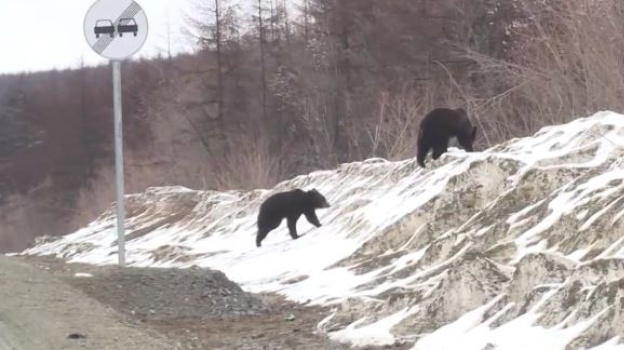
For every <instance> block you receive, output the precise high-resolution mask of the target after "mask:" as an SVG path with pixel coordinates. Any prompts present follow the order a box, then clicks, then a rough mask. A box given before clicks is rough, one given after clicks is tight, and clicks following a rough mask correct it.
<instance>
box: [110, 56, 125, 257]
mask: <svg viewBox="0 0 624 350" xmlns="http://www.w3.org/2000/svg"><path fill="white" fill-rule="evenodd" d="M113 103H114V105H115V177H116V183H117V249H118V254H119V266H120V267H124V266H126V247H125V244H126V234H125V227H124V221H125V219H126V208H125V200H124V176H123V129H122V124H121V120H122V118H121V117H122V115H121V62H120V61H119V60H113Z"/></svg>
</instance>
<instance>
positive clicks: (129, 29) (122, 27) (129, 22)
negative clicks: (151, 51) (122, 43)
mask: <svg viewBox="0 0 624 350" xmlns="http://www.w3.org/2000/svg"><path fill="white" fill-rule="evenodd" d="M138 31H139V26H138V25H137V23H136V21H135V20H134V18H122V19H120V20H119V24H118V25H117V32H118V33H119V36H120V37H121V36H123V33H134V36H137V32H138Z"/></svg>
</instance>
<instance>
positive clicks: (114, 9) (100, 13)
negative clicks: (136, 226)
mask: <svg viewBox="0 0 624 350" xmlns="http://www.w3.org/2000/svg"><path fill="white" fill-rule="evenodd" d="M83 30H84V35H85V40H86V41H87V44H88V45H89V46H90V47H91V48H92V49H93V51H94V52H95V53H97V54H98V55H100V56H102V57H104V58H107V59H109V60H111V62H112V66H113V103H114V111H115V122H114V124H115V181H116V185H117V193H116V195H117V252H118V256H119V266H120V267H124V266H125V265H126V234H125V227H124V223H125V221H126V208H125V204H126V203H125V198H124V170H123V132H122V124H121V120H122V115H121V112H122V111H121V109H122V108H121V62H122V61H123V60H124V59H126V58H129V57H131V56H132V55H134V54H135V53H137V52H138V51H139V50H140V49H141V47H142V46H143V44H145V40H147V32H148V23H147V16H146V15H145V11H143V8H142V7H141V6H140V5H139V4H138V3H137V2H136V1H135V0H96V1H95V2H94V3H93V5H91V7H90V8H89V10H88V11H87V13H86V14H85V18H84V24H83Z"/></svg>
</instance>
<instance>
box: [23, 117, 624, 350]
mask: <svg viewBox="0 0 624 350" xmlns="http://www.w3.org/2000/svg"><path fill="white" fill-rule="evenodd" d="M623 156H624V116H622V115H620V114H616V113H612V112H600V113H597V114H595V115H594V116H591V117H589V118H583V119H578V120H575V121H573V122H571V123H568V124H564V125H557V126H551V127H547V128H544V129H542V130H540V131H539V132H538V133H536V134H535V135H534V136H532V137H527V138H521V139H513V140H510V141H508V142H507V143H504V144H501V145H498V146H496V147H493V148H490V149H488V150H485V151H483V152H474V153H465V152H463V151H461V150H457V149H450V150H449V152H448V153H446V154H444V155H443V156H442V157H441V158H440V159H439V160H437V161H433V162H430V163H429V164H430V165H429V166H430V168H429V169H421V168H419V167H418V166H417V165H416V163H415V161H414V160H406V161H401V162H387V161H385V160H381V159H373V160H368V161H365V162H360V163H351V164H344V165H342V166H341V167H339V168H338V169H336V170H331V171H318V172H314V173H311V174H309V175H306V176H299V177H296V178H294V179H292V180H289V181H285V182H283V183H281V184H279V185H278V186H276V187H275V188H274V189H272V190H256V191H251V192H239V191H231V192H227V193H221V192H210V191H209V192H202V191H193V190H189V189H185V188H180V187H171V188H152V189H149V190H148V191H147V192H145V193H142V194H135V195H131V196H128V197H127V204H126V205H127V208H128V219H127V221H126V226H127V234H128V237H127V246H126V250H127V258H126V261H127V262H128V264H130V265H133V266H158V267H180V268H185V267H190V266H193V265H198V266H203V267H210V268H215V269H218V270H221V271H223V272H225V273H226V274H227V275H228V277H229V278H231V279H232V280H234V281H236V282H237V283H240V284H241V285H242V286H243V288H245V289H246V290H248V291H253V292H277V293H280V294H283V295H285V296H286V297H288V298H290V299H292V300H295V301H301V302H305V301H310V302H311V303H312V304H319V305H332V307H333V308H334V309H335V311H334V313H332V315H331V316H330V317H328V318H326V319H325V320H323V322H322V323H321V325H319V327H321V326H322V327H321V328H323V329H332V330H334V331H333V332H331V333H330V336H331V337H332V338H334V339H337V340H340V341H345V342H352V343H353V344H355V345H366V344H379V345H383V344H392V343H393V342H395V341H399V340H406V339H411V340H412V341H414V340H415V341H416V342H415V346H414V349H415V350H420V349H423V350H424V349H462V350H463V349H484V348H487V349H564V348H566V346H569V345H570V344H573V343H574V342H576V343H574V344H576V346H579V348H591V347H593V349H601V350H606V349H622V348H624V347H623V346H622V345H619V344H618V342H619V339H620V338H619V336H622V335H623V334H622V333H624V327H622V326H621V321H620V320H621V319H622V318H624V314H622V311H621V310H622V309H623V308H624V305H620V304H618V305H616V307H613V308H611V307H610V306H611V305H609V300H611V301H610V302H611V303H613V302H614V300H615V302H616V303H622V302H621V301H620V300H624V292H623V291H621V290H620V289H619V287H617V286H619V283H620V282H621V281H624V268H623V269H619V268H615V267H614V266H620V265H617V261H619V260H621V259H622V258H624V236H623V235H622V233H624V224H623V221H624V220H623V217H624V210H623V209H622V208H623V207H624V162H623V161H622V160H621V159H622V157H623ZM293 188H302V189H311V188H316V189H318V190H319V191H320V192H321V193H323V194H324V195H325V196H326V197H327V199H328V201H329V202H330V203H331V204H332V207H331V208H329V209H327V210H319V211H317V214H318V216H319V219H320V221H321V223H322V224H323V226H322V227H320V228H315V227H313V226H312V225H311V224H309V223H307V222H306V221H305V219H304V218H302V219H300V220H299V223H298V231H299V233H300V234H301V238H300V239H298V240H294V241H293V240H291V238H290V236H289V235H288V233H287V228H286V227H285V226H286V225H285V224H283V225H282V226H281V227H280V228H279V229H277V230H274V231H273V232H271V233H270V234H269V236H268V238H267V239H266V240H265V241H264V242H263V247H262V248H256V247H255V244H254V243H255V239H254V236H255V220H256V215H257V211H258V207H259V205H260V203H261V202H262V200H264V199H265V198H266V197H267V196H268V195H270V194H272V193H275V192H278V191H284V190H290V189H293ZM114 223H115V221H114V212H113V211H112V210H110V211H108V212H107V213H105V214H104V215H102V216H101V217H100V218H99V219H98V220H96V221H94V222H93V223H92V224H90V225H89V226H87V227H85V228H83V229H81V230H78V231H77V232H75V233H73V234H70V235H67V236H65V237H62V238H60V239H58V240H56V241H53V242H42V243H41V244H38V245H37V246H35V247H33V248H31V249H29V250H26V251H25V252H23V254H32V255H38V254H51V255H55V256H57V257H61V258H64V259H67V260H69V261H71V262H84V263H91V264H115V263H116V262H117V256H116V252H117V250H116V246H115V242H116V231H115V227H114ZM520 266H524V267H523V268H522V269H521V268H520ZM623 266H624V265H623ZM605 269H607V270H609V271H608V272H605ZM593 281H600V282H601V283H600V284H595V283H594V282H593ZM622 283H624V282H622ZM614 293H615V294H616V295H614ZM345 320H357V321H355V322H352V321H349V322H345ZM605 339H610V340H608V341H607V342H604V340H605ZM600 342H603V344H600Z"/></svg>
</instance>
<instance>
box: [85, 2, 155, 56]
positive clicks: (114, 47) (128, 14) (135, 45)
mask: <svg viewBox="0 0 624 350" xmlns="http://www.w3.org/2000/svg"><path fill="white" fill-rule="evenodd" d="M84 35H85V38H86V39H87V43H88V44H89V46H90V47H91V48H92V49H93V51H95V52H96V53H97V54H98V55H100V56H102V57H105V58H108V59H111V60H121V59H124V58H127V57H130V56H132V55H134V54H135V53H136V52H137V51H139V49H141V47H142V46H143V44H144V43H145V40H146V39H147V16H146V15H145V11H143V9H142V8H141V6H139V4H138V3H136V2H135V1H133V0H98V1H96V2H95V3H94V4H93V5H92V6H91V8H90V9H89V11H87V14H86V16H85V19H84Z"/></svg>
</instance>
